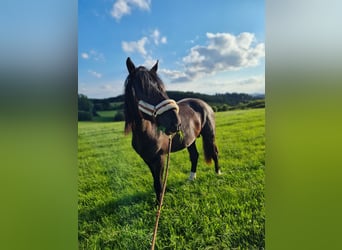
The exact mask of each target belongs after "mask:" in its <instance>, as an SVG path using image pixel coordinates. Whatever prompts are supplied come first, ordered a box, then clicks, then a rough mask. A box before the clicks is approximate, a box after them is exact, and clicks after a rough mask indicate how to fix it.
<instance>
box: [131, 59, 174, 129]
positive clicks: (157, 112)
mask: <svg viewBox="0 0 342 250" xmlns="http://www.w3.org/2000/svg"><path fill="white" fill-rule="evenodd" d="M126 66H127V69H128V73H129V75H128V77H127V79H126V82H125V119H126V125H125V131H126V133H128V132H129V131H130V130H131V128H132V125H133V124H137V122H139V120H141V119H145V120H149V121H150V122H152V123H155V124H156V125H157V127H158V128H159V129H160V130H162V131H164V132H165V134H167V135H170V134H173V133H175V132H177V131H178V130H179V128H180V118H179V115H178V111H179V107H178V105H177V103H176V102H175V101H174V100H172V99H169V97H168V96H167V94H166V90H165V87H164V84H163V82H162V80H161V79H160V78H159V76H158V75H157V70H158V61H157V62H156V63H155V65H154V66H153V67H152V68H151V69H150V70H148V69H147V68H145V67H143V66H139V67H135V65H134V63H133V62H132V60H131V59H130V58H129V57H128V58H127V60H126Z"/></svg>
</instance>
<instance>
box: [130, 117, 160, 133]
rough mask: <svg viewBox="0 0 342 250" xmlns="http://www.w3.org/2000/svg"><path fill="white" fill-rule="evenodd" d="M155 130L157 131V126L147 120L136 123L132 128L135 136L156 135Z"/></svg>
mask: <svg viewBox="0 0 342 250" xmlns="http://www.w3.org/2000/svg"><path fill="white" fill-rule="evenodd" d="M155 130H156V126H155V124H153V123H152V122H150V121H148V120H145V119H141V120H139V121H136V122H135V126H134V127H133V128H132V132H133V134H136V135H141V134H142V135H147V136H150V135H152V134H154V132H153V131H155Z"/></svg>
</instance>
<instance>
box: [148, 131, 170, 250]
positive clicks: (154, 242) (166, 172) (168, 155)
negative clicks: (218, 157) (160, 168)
mask: <svg viewBox="0 0 342 250" xmlns="http://www.w3.org/2000/svg"><path fill="white" fill-rule="evenodd" d="M171 142H172V136H171V135H170V136H169V147H168V153H167V160H166V169H165V176H164V180H163V190H162V193H161V197H160V204H159V207H158V210H157V214H156V224H155V225H154V230H153V238H152V245H151V250H154V246H155V244H156V238H157V231H158V223H159V218H160V211H161V208H162V205H163V200H164V194H165V190H166V181H167V176H168V174H169V162H170V153H171Z"/></svg>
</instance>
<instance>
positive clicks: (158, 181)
mask: <svg viewBox="0 0 342 250" xmlns="http://www.w3.org/2000/svg"><path fill="white" fill-rule="evenodd" d="M164 161H165V156H163V155H158V156H157V157H156V158H154V160H153V161H152V162H150V163H148V166H149V168H150V170H151V173H152V176H153V186H154V191H155V193H156V199H157V202H158V204H160V201H161V193H162V190H163V174H164Z"/></svg>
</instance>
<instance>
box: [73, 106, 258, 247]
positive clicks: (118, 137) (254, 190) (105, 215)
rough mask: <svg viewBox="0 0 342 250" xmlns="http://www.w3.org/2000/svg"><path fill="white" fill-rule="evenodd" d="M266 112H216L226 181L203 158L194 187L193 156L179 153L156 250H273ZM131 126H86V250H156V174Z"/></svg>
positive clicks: (81, 159)
mask: <svg viewBox="0 0 342 250" xmlns="http://www.w3.org/2000/svg"><path fill="white" fill-rule="evenodd" d="M264 125H265V110H264V109H254V110H243V111H229V112H221V113H216V133H217V139H216V140H217V144H218V147H219V151H220V153H219V160H220V166H221V169H222V172H223V174H222V175H220V176H217V175H216V174H215V171H214V166H213V165H206V164H205V163H204V159H203V152H202V139H201V138H199V139H198V140H197V147H198V149H199V151H200V159H199V164H198V168H197V179H196V180H195V181H194V182H189V181H187V178H188V176H189V172H190V161H189V156H188V153H187V151H186V150H183V151H180V152H178V153H173V154H172V155H171V160H170V171H169V178H168V183H167V191H166V194H165V199H164V206H163V209H162V213H161V218H160V221H159V229H158V235H157V243H156V249H263V248H265V204H264V202H265V200H264V184H265V179H264V174H265V126H264ZM123 126H124V124H123V122H116V123H100V122H79V124H78V131H79V132H78V145H79V147H78V165H79V203H78V210H79V211H78V212H79V248H80V249H139V250H140V249H149V247H150V242H151V239H152V232H153V227H154V223H155V213H156V206H155V193H154V190H153V182H152V176H151V173H150V171H149V169H148V167H147V165H146V164H145V163H144V162H143V160H142V159H141V158H140V157H139V156H138V155H137V154H136V153H135V151H134V150H133V149H132V147H131V135H129V136H124V134H123Z"/></svg>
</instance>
